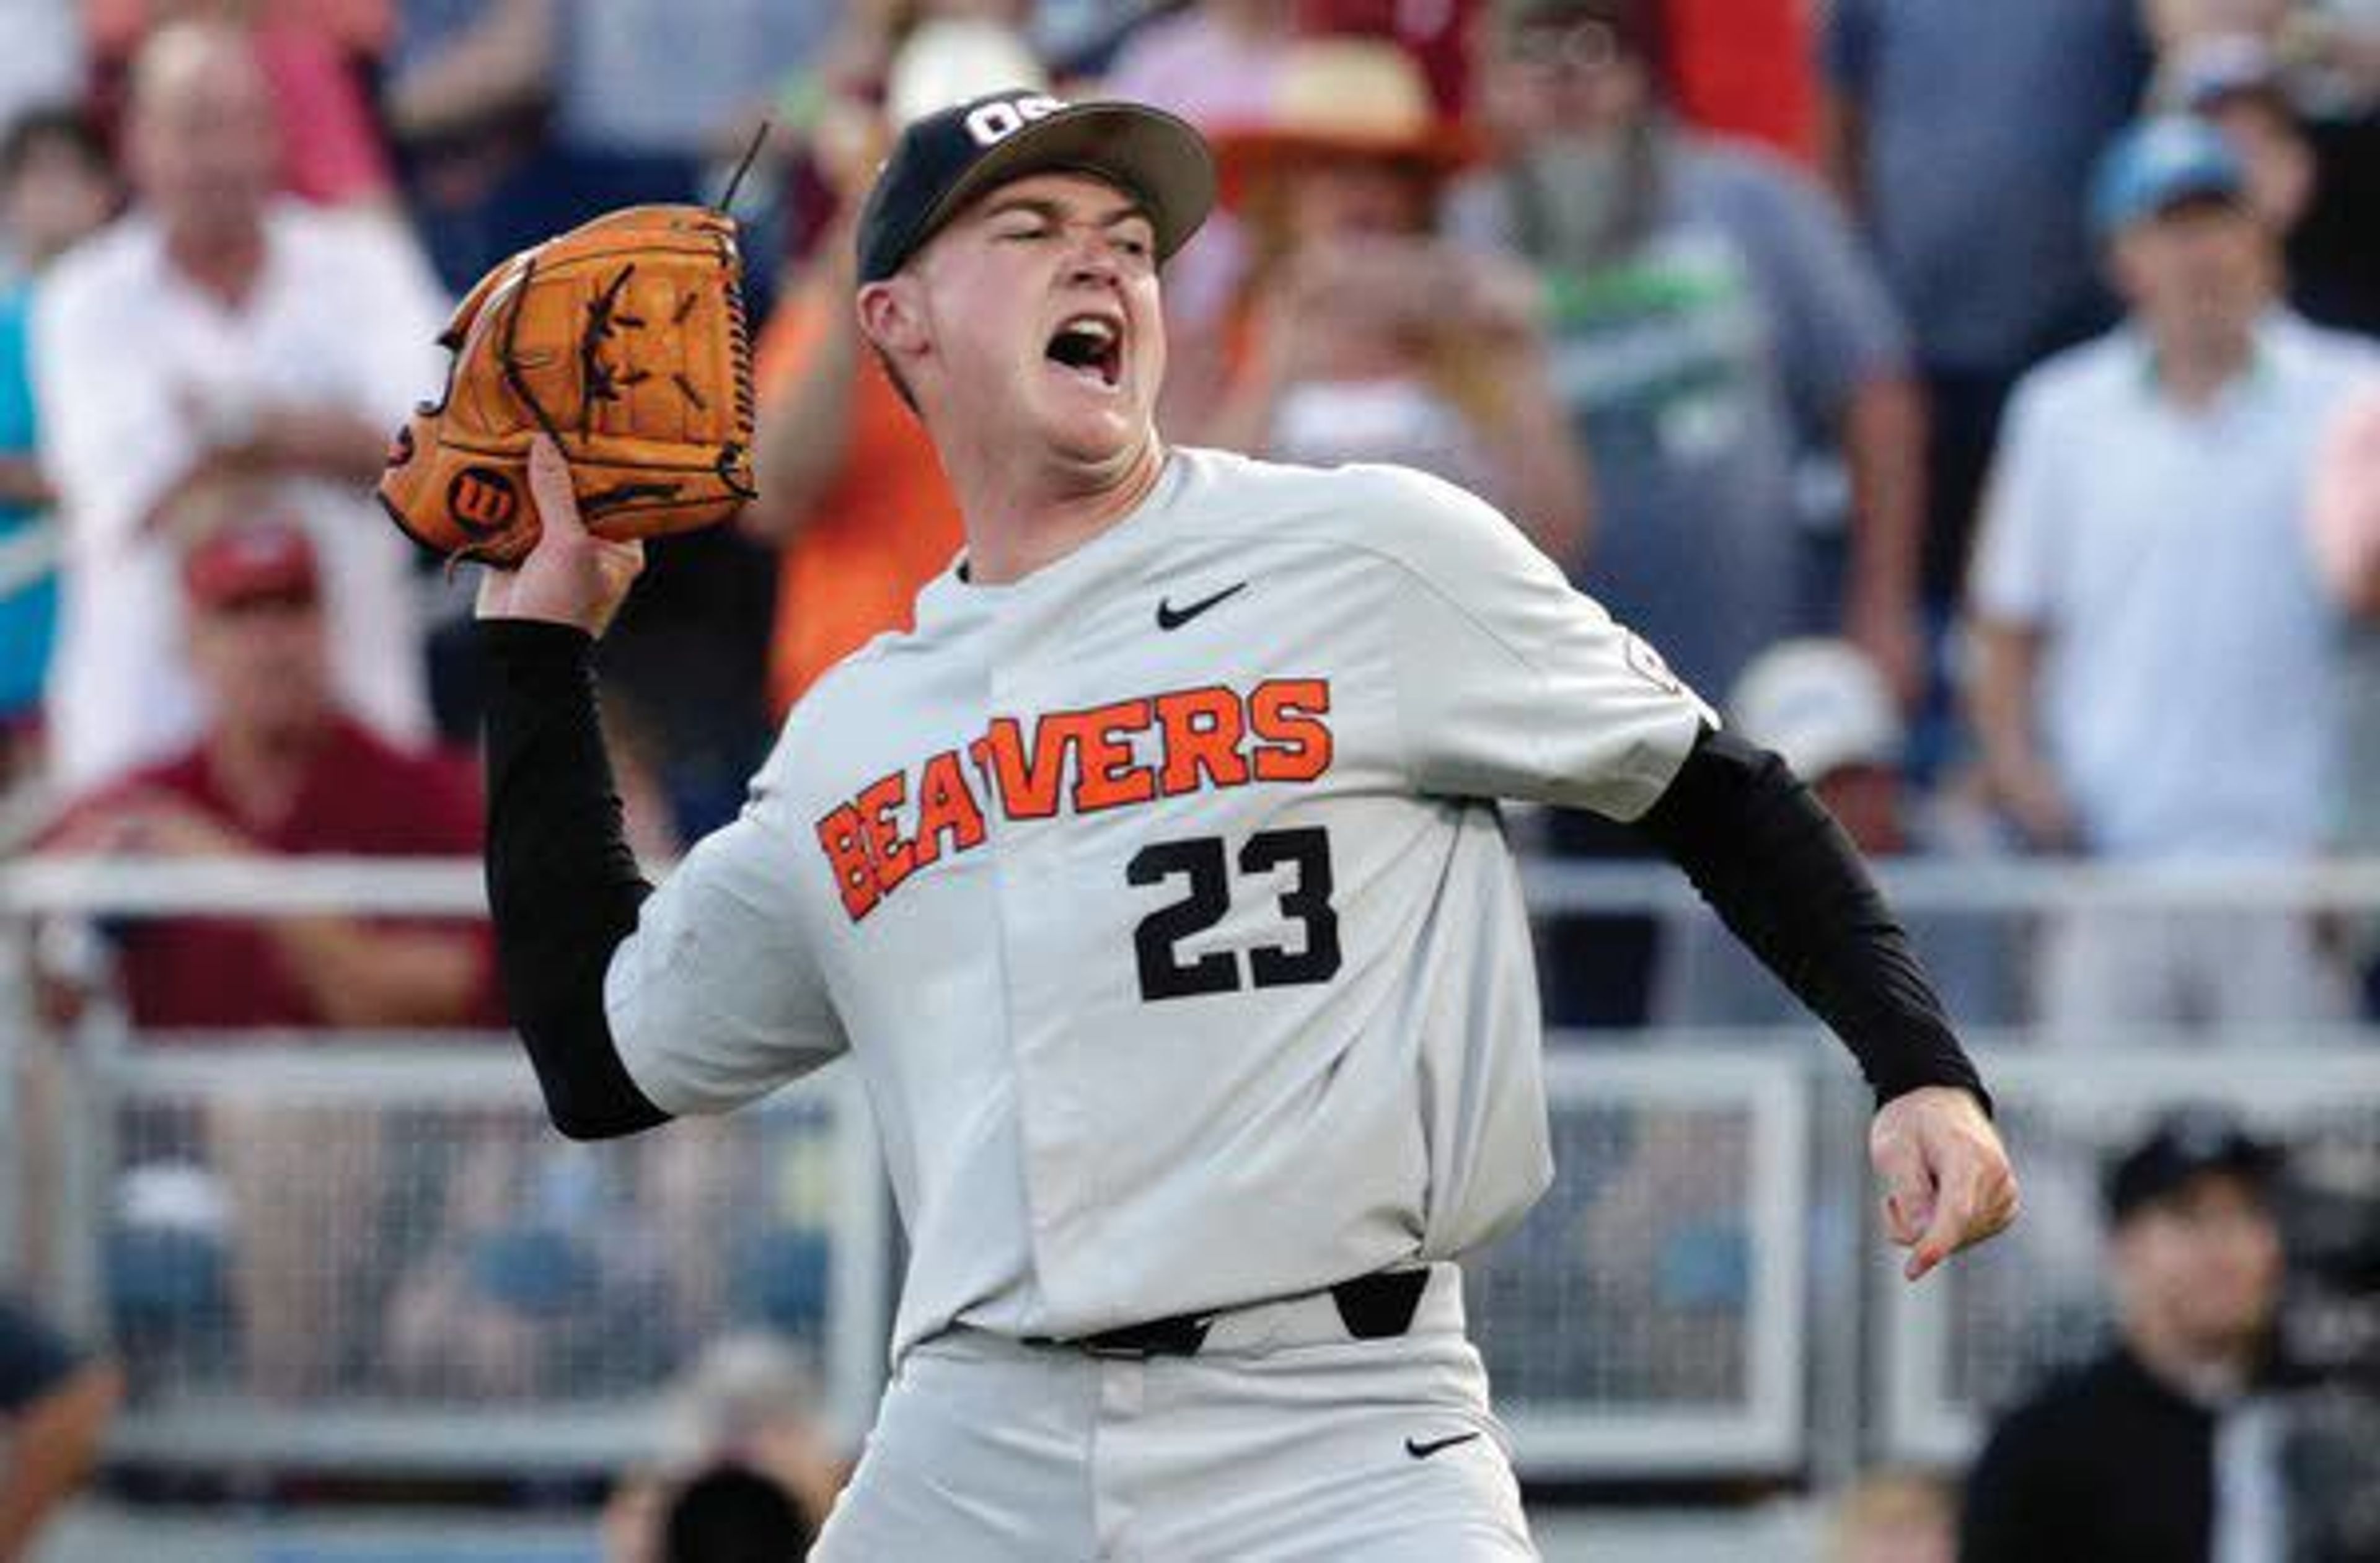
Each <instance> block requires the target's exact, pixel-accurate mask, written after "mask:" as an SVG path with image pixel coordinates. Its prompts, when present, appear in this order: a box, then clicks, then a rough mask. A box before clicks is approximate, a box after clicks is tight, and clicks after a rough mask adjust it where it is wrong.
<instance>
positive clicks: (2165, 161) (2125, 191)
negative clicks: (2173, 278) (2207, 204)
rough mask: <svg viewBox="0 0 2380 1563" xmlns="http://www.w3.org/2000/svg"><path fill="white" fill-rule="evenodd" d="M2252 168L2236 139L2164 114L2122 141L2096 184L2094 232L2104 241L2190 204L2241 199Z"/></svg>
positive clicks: (2102, 164) (2143, 123) (2133, 129)
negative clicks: (2207, 199) (2243, 158)
mask: <svg viewBox="0 0 2380 1563" xmlns="http://www.w3.org/2000/svg"><path fill="white" fill-rule="evenodd" d="M2247 190H2248V169H2247V165H2246V164H2243V163H2241V162H2240V153H2239V151H2238V150H2237V149H2235V148H2234V147H2233V146H2232V145H2231V139H2230V138H2229V137H2228V136H2226V135H2225V134H2223V132H2222V131H2220V130H2218V129H2216V127H2214V126H2212V125H2209V124H2208V123H2206V121H2204V120H2203V119H2194V118H2192V117H2191V116H2190V115H2179V114H2174V115H2158V116H2157V117H2156V118H2155V119H2143V120H2142V121H2140V122H2139V123H2138V124H2135V125H2133V126H2132V127H2131V128H2129V129H2127V130H2126V131H2125V132H2124V133H2123V134H2122V135H2121V136H2119V137H2118V138H2117V139H2116V144H2115V145H2114V146H2112V147H2110V148H2108V149H2107V155H2106V156H2105V157H2103V158H2101V159H2100V160H2099V172H2098V175H2097V176H2096V178H2095V179H2094V180H2093V182H2092V186H2091V231H2092V232H2093V233H2094V234H2095V235H2096V236H2098V238H2099V239H2100V240H2101V242H2103V243H2104V242H2105V241H2107V240H2108V239H2111V238H2113V237H2115V236H2117V235H2118V234H2119V233H2121V232H2123V231H2124V230H2125V229H2126V228H2129V227H2131V225H2132V224H2135V223H2138V222H2140V221H2141V220H2142V219H2143V218H2147V217H2154V216H2155V215H2156V214H2157V213H2158V212H2164V211H2166V210H2168V209H2169V208H2171V207H2174V206H2177V205H2179V204H2180V203H2181V202H2182V201H2185V200H2197V199H2201V198H2205V197H2212V198H2214V199H2216V200H2241V199H2243V198H2244V197H2245V196H2246V194H2247Z"/></svg>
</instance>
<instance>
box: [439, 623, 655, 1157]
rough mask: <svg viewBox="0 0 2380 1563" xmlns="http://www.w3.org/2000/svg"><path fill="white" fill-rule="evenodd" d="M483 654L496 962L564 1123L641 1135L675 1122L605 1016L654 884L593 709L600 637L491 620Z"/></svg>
mask: <svg viewBox="0 0 2380 1563" xmlns="http://www.w3.org/2000/svg"><path fill="white" fill-rule="evenodd" d="M480 643H481V645H482V646H483V647H484V648H486V651H487V666H488V689H487V719H486V720H487V757H488V758H487V764H488V850H487V856H488V904H489V909H490V913H491V915H492V916H493V918H494V921H495V928H496V962H497V968H498V971H499V972H500V974H501V975H502V976H503V979H504V998H505V1002H506V1004H507V1006H508V1007H509V1008H510V1010H511V1012H512V1019H513V1024H514V1026H515V1027H516V1029H517V1030H518V1031H519V1033H520V1036H521V1040H522V1042H523V1043H524V1044H525V1045H526V1046H527V1048H528V1055H529V1061H530V1063H531V1064H532V1065H534V1066H535V1068H536V1070H537V1078H538V1084H539V1087H540V1089H541V1090H542V1091H543V1092H544V1095H545V1104H546V1111H547V1114H548V1116H550V1117H551V1118H552V1119H553V1124H554V1127H555V1128H557V1129H559V1130H561V1131H562V1132H563V1133H565V1134H567V1135H569V1136H570V1137H572V1138H573V1139H601V1138H604V1137H607V1136H611V1135H615V1134H629V1133H636V1132H637V1130H640V1129H648V1128H650V1127H652V1126H653V1125H654V1124H657V1123H660V1122H662V1121H664V1120H665V1119H666V1118H667V1117H668V1115H667V1114H666V1113H664V1112H662V1110H661V1109H659V1108H657V1107H655V1106H653V1104H652V1103H651V1102H650V1100H649V1099H647V1097H645V1095H644V1093H643V1092H641V1091H639V1090H638V1089H637V1084H636V1082H635V1081H634V1080H632V1079H631V1078H629V1075H628V1072H627V1068H626V1066H625V1065H624V1064H623V1063H622V1062H621V1061H620V1055H619V1049H618V1048H617V1047H616V1046H615V1045H614V1043H613V1038H612V1029H611V1024H610V1023H609V1021H608V1020H607V1018H606V1017H605V1013H604V1007H603V979H604V974H605V973H606V972H607V971H608V970H609V969H610V965H611V960H612V952H613V951H614V950H616V949H617V948H618V947H619V945H620V942H621V940H623V939H625V938H627V936H628V935H629V933H631V932H632V931H634V929H635V928H636V926H637V909H638V908H639V907H640V906H641V905H642V904H643V903H644V899H645V897H646V896H647V895H648V894H650V891H651V887H650V885H648V884H647V883H646V882H645V879H644V877H643V875H642V874H640V873H639V872H638V871H637V861H636V857H635V855H634V854H631V853H630V852H629V851H628V847H627V843H626V840H625V836H624V835H623V833H622V829H621V817H620V800H619V796H618V794H617V793H616V792H615V791H614V789H613V785H612V768H611V761H610V758H609V757H608V756H607V755H606V754H605V753H604V749H603V734H602V729H601V724H600V722H599V721H598V718H597V715H596V709H595V676H594V667H593V653H594V643H593V641H592V640H591V638H590V637H589V636H588V635H587V634H586V633H585V632H583V631H581V630H577V629H574V628H571V627H569V626H567V625H564V624H544V623H536V622H530V621H527V620H520V619H495V620H490V621H485V622H483V623H482V624H481V625H480Z"/></svg>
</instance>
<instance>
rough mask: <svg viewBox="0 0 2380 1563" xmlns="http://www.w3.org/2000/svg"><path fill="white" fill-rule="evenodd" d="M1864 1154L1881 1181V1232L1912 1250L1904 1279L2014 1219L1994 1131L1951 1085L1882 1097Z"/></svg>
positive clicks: (2013, 1192)
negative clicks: (1882, 1229) (1885, 1099)
mask: <svg viewBox="0 0 2380 1563" xmlns="http://www.w3.org/2000/svg"><path fill="white" fill-rule="evenodd" d="M1868 1157H1869V1160H1870V1161H1871V1162H1872V1163H1873V1164H1874V1166H1875V1168H1876V1178H1877V1180H1878V1181H1880V1182H1881V1183H1882V1184H1883V1185H1884V1225H1885V1235H1886V1236H1887V1237H1888V1238H1889V1239H1890V1240H1891V1241H1892V1243H1893V1246H1895V1247H1896V1248H1905V1249H1908V1250H1909V1251H1910V1253H1909V1259H1908V1262H1907V1263H1906V1264H1904V1265H1903V1266H1901V1275H1902V1276H1903V1277H1904V1278H1907V1279H1910V1280H1919V1279H1922V1278H1924V1277H1925V1274H1926V1272H1928V1271H1930V1270H1932V1269H1933V1268H1934V1267H1935V1266H1937V1265H1939V1264H1941V1263H1942V1261H1943V1260H1945V1259H1948V1258H1949V1256H1950V1255H1951V1254H1956V1253H1958V1252H1959V1251H1960V1250H1961V1249H1964V1248H1973V1246H1974V1245H1975V1244H1977V1243H1979V1242H1985V1241H1986V1240H1987V1239H1989V1238H1992V1237H1994V1236H1996V1235H1998V1233H2000V1232H2002V1231H2004V1230H2007V1228H2008V1226H2009V1223H2010V1222H2011V1221H2014V1220H2015V1219H2016V1217H2017V1210H2018V1208H2019V1206H2020V1205H2021V1204H2022V1200H2021V1198H2020V1196H2019V1194H2018V1191H2017V1181H2016V1173H2015V1171H2014V1169H2011V1168H2010V1165H2009V1157H2008V1149H2007V1147H2006V1146H2005V1145H2001V1143H2000V1136H1999V1131H1998V1129H1996V1128H1994V1127H1993V1126H1992V1121H1991V1119H1990V1118H1989V1117H1987V1116H1986V1115H1985V1112H1984V1109H1983V1104H1982V1103H1980V1102H1978V1101H1977V1100H1976V1099H1975V1097H1973V1095H1972V1094H1970V1093H1969V1092H1967V1091H1964V1090H1961V1089H1960V1088H1959V1087H1957V1086H1955V1085H1925V1086H1921V1087H1919V1088H1918V1089H1917V1090H1914V1091H1911V1092H1908V1093H1907V1094H1905V1095H1903V1096H1899V1097H1894V1098H1893V1099H1892V1100H1891V1101H1889V1102H1888V1103H1886V1104H1885V1105H1884V1106H1883V1107H1882V1108H1881V1109H1878V1110H1877V1112H1876V1118H1875V1121H1873V1122H1872V1123H1871V1124H1870V1125H1869V1128H1868Z"/></svg>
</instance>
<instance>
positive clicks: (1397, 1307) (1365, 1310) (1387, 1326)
mask: <svg viewBox="0 0 2380 1563" xmlns="http://www.w3.org/2000/svg"><path fill="white" fill-rule="evenodd" d="M1428 1286H1429V1271H1427V1270H1426V1269H1421V1270H1378V1271H1375V1272H1374V1273H1373V1274H1371V1275H1368V1276H1357V1277H1356V1278H1354V1280H1346V1281H1341V1282H1340V1283H1339V1284H1338V1285H1337V1286H1334V1287H1332V1288H1331V1289H1330V1301H1331V1302H1333V1303H1336V1304H1338V1307H1339V1321H1340V1323H1342V1324H1343V1325H1345V1326H1346V1327H1347V1333H1348V1335H1350V1336H1351V1337H1353V1338H1354V1339H1357V1340H1385V1339H1389V1338H1390V1337H1392V1336H1398V1335H1403V1333H1404V1332H1405V1331H1407V1330H1409V1329H1411V1328H1412V1327H1413V1321H1414V1315H1415V1312H1416V1311H1417V1310H1418V1309H1419V1308H1420V1307H1421V1294H1422V1292H1423V1291H1424V1290H1427V1287H1428ZM1224 1312H1230V1310H1228V1309H1226V1310H1224ZM1219 1316H1220V1315H1217V1314H1176V1315H1173V1316H1172V1318H1166V1319H1151V1320H1149V1321H1148V1322H1147V1324H1136V1325H1124V1326H1123V1327H1120V1328H1116V1329H1103V1330H1101V1331H1099V1334H1097V1335H1085V1336H1078V1337H1076V1338H1075V1339H1071V1340H1060V1339H1055V1338H1054V1337H1051V1336H1047V1335H1028V1336H1026V1338H1025V1344H1026V1345H1027V1346H1072V1347H1074V1348H1075V1350H1076V1351H1087V1352H1089V1353H1090V1354H1091V1355H1092V1356H1095V1357H1195V1356H1196V1355H1197V1354H1198V1348H1199V1347H1201V1346H1203V1345H1205V1344H1206V1343H1207V1332H1208V1330H1209V1329H1212V1328H1213V1327H1214V1325H1215V1320H1216V1319H1217V1318H1218V1317H1219Z"/></svg>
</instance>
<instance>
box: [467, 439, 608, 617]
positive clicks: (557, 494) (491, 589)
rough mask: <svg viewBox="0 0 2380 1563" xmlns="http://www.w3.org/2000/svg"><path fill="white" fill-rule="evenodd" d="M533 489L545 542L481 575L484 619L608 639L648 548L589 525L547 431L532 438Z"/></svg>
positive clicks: (540, 539)
mask: <svg viewBox="0 0 2380 1563" xmlns="http://www.w3.org/2000/svg"><path fill="white" fill-rule="evenodd" d="M528 492H529V502H530V503H532V504H534V505H536V507H537V514H538V519H539V522H540V530H539V533H538V539H537V546H535V547H534V548H532V549H530V550H529V552H528V558H526V559H524V560H522V561H521V562H520V563H519V565H518V566H517V567H516V568H501V567H498V566H495V565H490V566H489V567H488V568H487V569H486V570H485V571H484V572H483V573H482V574H481V576H480V602H479V616H480V618H482V619H538V620H542V621H544V622H545V623H548V624H571V625H574V626H576V627H577V628H579V629H583V630H585V631H586V632H587V633H588V634H589V635H591V636H596V637H597V638H599V639H600V638H601V636H602V634H603V632H604V630H605V629H607V628H609V627H610V626H611V623H612V617H613V614H615V613H617V612H619V611H620V604H621V603H623V602H624V601H625V600H627V596H628V588H630V587H631V586H634V585H635V584H636V580H637V572H639V571H640V570H642V569H643V568H644V567H645V545H644V544H643V543H642V542H640V541H637V540H635V539H629V540H626V541H615V540H613V539H609V538H599V537H597V536H595V535H594V534H593V533H592V532H589V530H588V529H587V523H586V521H585V519H584V518H583V517H581V516H580V515H579V514H578V497H577V494H576V493H575V492H574V491H572V488H571V482H570V466H569V463H568V462H566V461H565V459H564V458H563V454H562V450H561V447H560V446H558V445H556V444H555V443H554V442H553V441H552V440H551V439H549V438H547V437H546V436H545V435H543V434H535V435H531V436H530V438H529V442H528Z"/></svg>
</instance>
